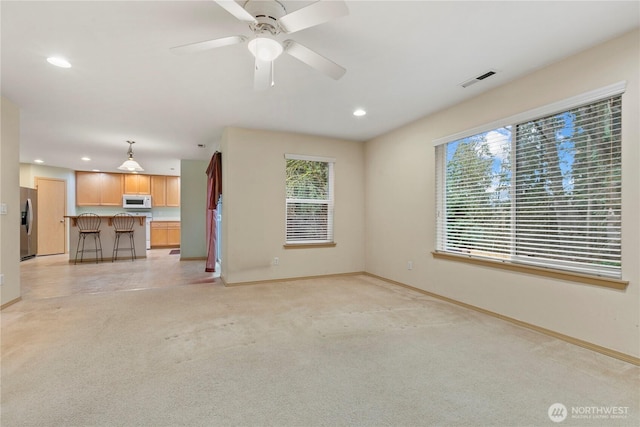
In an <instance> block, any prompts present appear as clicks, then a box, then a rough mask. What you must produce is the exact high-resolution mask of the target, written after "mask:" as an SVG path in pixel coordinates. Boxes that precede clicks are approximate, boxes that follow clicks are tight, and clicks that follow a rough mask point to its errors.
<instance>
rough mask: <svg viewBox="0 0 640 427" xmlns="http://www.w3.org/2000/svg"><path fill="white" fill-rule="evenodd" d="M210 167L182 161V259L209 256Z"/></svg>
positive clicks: (197, 162)
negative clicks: (208, 209)
mask: <svg viewBox="0 0 640 427" xmlns="http://www.w3.org/2000/svg"><path fill="white" fill-rule="evenodd" d="M207 166H209V161H208V160H180V170H181V176H180V258H181V259H196V258H206V257H207V245H206V212H207V211H206V209H207V174H206V172H207ZM203 268H204V267H203Z"/></svg>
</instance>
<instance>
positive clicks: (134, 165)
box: [118, 141, 144, 172]
mask: <svg viewBox="0 0 640 427" xmlns="http://www.w3.org/2000/svg"><path fill="white" fill-rule="evenodd" d="M135 143H136V142H135V141H127V144H129V151H127V155H128V156H129V158H128V159H127V160H125V161H124V163H122V164H121V165H120V166H118V169H120V170H123V171H129V172H142V171H144V169H142V166H140V165H139V164H138V162H136V161H135V160H133V148H132V146H133V144H135Z"/></svg>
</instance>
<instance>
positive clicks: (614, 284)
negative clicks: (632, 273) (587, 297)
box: [431, 252, 629, 290]
mask: <svg viewBox="0 0 640 427" xmlns="http://www.w3.org/2000/svg"><path fill="white" fill-rule="evenodd" d="M431 255H433V257H434V258H436V259H445V260H449V261H458V262H465V263H468V264H475V265H482V266H485V267H492V268H499V269H502V270H509V271H515V272H518V273H526V274H534V275H537V276H544V277H551V278H552V279H559V280H568V281H571V282H578V283H585V284H588V285H594V286H602V287H605V288H611V289H618V290H625V289H626V288H627V286H628V285H629V282H628V281H625V280H619V279H613V278H609V277H598V276H590V275H588V274H580V273H572V272H570V271H562V270H554V269H552V268H542V267H532V266H528V265H522V264H514V263H510V262H501V261H493V260H486V259H479V258H472V257H468V256H464V255H453V254H448V253H444V252H431Z"/></svg>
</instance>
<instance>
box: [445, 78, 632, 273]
mask: <svg viewBox="0 0 640 427" xmlns="http://www.w3.org/2000/svg"><path fill="white" fill-rule="evenodd" d="M612 91H614V92H616V93H615V95H614V96H611V94H610V93H609V94H608V95H609V96H607V97H605V98H604V99H603V98H602V96H600V97H599V99H598V100H595V101H594V100H593V99H590V100H589V101H588V102H584V101H583V103H582V104H578V105H571V106H570V107H568V108H565V109H563V110H561V111H558V110H557V109H556V108H555V107H554V106H550V107H549V110H555V111H553V112H552V113H548V114H546V115H536V113H538V114H539V112H540V111H536V112H534V113H531V114H524V115H519V116H517V117H515V118H512V119H511V120H505V121H502V122H501V123H499V126H495V124H494V126H493V127H492V128H490V129H484V130H482V131H481V132H477V133H473V134H470V135H468V136H462V137H455V138H454V137H452V138H446V141H445V142H444V143H443V142H442V141H436V162H437V165H436V174H437V177H436V185H437V193H436V194H437V242H436V248H437V251H439V252H446V253H453V254H461V255H465V256H471V257H479V258H489V259H494V260H500V261H504V262H512V263H521V264H526V265H532V266H536V267H549V268H555V269H560V270H568V271H572V272H578V273H585V274H590V275H596V276H605V277H611V278H620V277H621V220H620V215H621V176H622V173H621V164H622V158H621V95H620V93H621V89H620V87H619V86H616V87H615V90H612ZM599 94H600V95H601V93H599ZM587 95H588V96H587ZM585 97H586V98H593V95H592V94H586V95H583V96H582V97H580V98H581V99H582V98H585ZM579 101H580V99H578V100H571V102H565V103H564V104H563V105H565V106H566V105H570V104H577V103H578V102H579ZM527 116H530V117H527Z"/></svg>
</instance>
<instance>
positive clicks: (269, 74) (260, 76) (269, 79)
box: [253, 57, 274, 90]
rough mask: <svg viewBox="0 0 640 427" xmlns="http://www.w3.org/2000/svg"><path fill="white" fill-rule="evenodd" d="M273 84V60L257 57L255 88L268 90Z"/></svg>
mask: <svg viewBox="0 0 640 427" xmlns="http://www.w3.org/2000/svg"><path fill="white" fill-rule="evenodd" d="M273 85H274V82H273V61H263V60H261V59H258V58H257V57H256V69H255V74H254V80H253V86H254V88H255V89H256V90H267V89H269V88H270V87H272V86H273Z"/></svg>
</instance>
